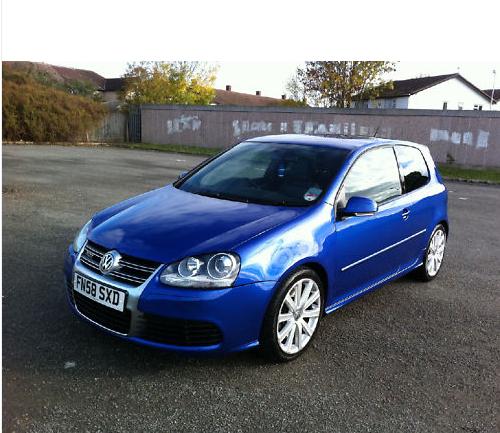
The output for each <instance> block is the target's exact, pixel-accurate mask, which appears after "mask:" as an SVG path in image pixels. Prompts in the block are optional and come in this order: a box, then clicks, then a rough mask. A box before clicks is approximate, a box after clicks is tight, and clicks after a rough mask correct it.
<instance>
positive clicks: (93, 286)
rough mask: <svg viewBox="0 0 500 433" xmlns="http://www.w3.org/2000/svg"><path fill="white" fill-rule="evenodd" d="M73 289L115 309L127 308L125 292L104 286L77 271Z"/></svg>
mask: <svg viewBox="0 0 500 433" xmlns="http://www.w3.org/2000/svg"><path fill="white" fill-rule="evenodd" d="M73 289H74V290H75V292H77V293H80V294H82V295H83V296H86V297H87V298H90V299H92V300H93V301H95V302H98V303H99V304H102V305H105V306H106V307H109V308H113V309H114V310H118V311H123V309H124V308H125V297H126V293H125V292H122V291H121V290H116V289H112V288H111V287H108V286H103V285H102V284H99V283H97V282H96V281H93V280H89V279H88V278H85V277H82V276H81V275H80V274H77V273H75V277H74V280H73Z"/></svg>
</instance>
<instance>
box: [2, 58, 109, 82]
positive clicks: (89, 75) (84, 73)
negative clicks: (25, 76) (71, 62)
mask: <svg viewBox="0 0 500 433" xmlns="http://www.w3.org/2000/svg"><path fill="white" fill-rule="evenodd" d="M2 63H3V64H5V65H8V66H10V67H12V68H13V69H24V70H28V71H36V72H40V73H45V74H48V75H49V76H50V77H52V78H53V79H54V80H56V81H58V82H60V83H66V82H70V81H88V82H90V83H92V84H94V85H95V86H96V87H97V88H102V87H103V86H104V82H105V78H104V77H103V76H102V75H99V74H97V73H96V72H94V71H89V70H86V69H75V68H67V67H65V66H55V65H50V64H48V63H39V62H27V61H7V62H2Z"/></svg>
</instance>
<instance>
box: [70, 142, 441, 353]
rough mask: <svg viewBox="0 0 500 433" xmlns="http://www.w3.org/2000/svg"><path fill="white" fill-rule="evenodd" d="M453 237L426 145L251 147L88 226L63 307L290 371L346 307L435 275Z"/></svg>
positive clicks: (120, 332)
mask: <svg viewBox="0 0 500 433" xmlns="http://www.w3.org/2000/svg"><path fill="white" fill-rule="evenodd" d="M448 230H449V229H448V217H447V191H446V188H445V186H444V185H443V181H442V179H441V177H440V175H439V172H438V170H437V168H436V166H435V164H434V162H433V160H432V158H431V155H430V152H429V150H428V148H427V147H425V146H422V145H419V144H416V143H410V142H404V141H397V140H385V139H372V138H340V137H339V138H335V137H317V136H304V135H277V136H266V137H258V138H253V139H249V140H246V141H244V142H242V143H240V144H238V145H236V146H233V147H232V148H230V149H228V150H226V151H224V152H222V153H220V154H219V155H217V156H215V157H214V158H211V159H209V160H207V161H205V162H203V163H202V164H200V165H199V166H197V167H195V168H194V169H192V170H191V171H189V172H188V173H184V174H182V175H181V176H179V178H178V179H177V180H176V181H175V182H174V183H172V184H169V185H166V186H164V187H161V188H158V189H156V190H153V191H150V192H147V193H145V194H142V195H140V196H137V197H133V198H130V199H128V200H126V201H123V202H121V203H118V204H116V205H114V206H111V207H109V208H107V209H105V210H103V211H100V212H98V213H96V214H95V215H93V216H92V218H91V219H90V221H89V222H87V223H86V224H85V225H84V226H83V228H82V229H81V230H80V232H79V233H78V234H77V236H76V238H75V240H74V242H73V244H72V245H70V246H69V249H68V254H67V257H66V260H65V265H64V269H65V278H66V287H67V295H68V301H69V304H70V306H71V308H72V310H73V312H74V313H75V314H76V315H77V316H78V317H79V318H81V319H83V320H84V321H87V322H89V323H91V324H93V325H95V326H96V327H98V328H100V329H102V330H104V331H106V332H109V333H111V334H113V335H115V336H119V337H121V338H123V339H126V340H130V341H134V342H137V343H141V344H146V345H150V346H155V347H158V348H164V349H170V350H177V351H186V352H219V353H227V352H235V351H241V350H245V349H250V348H254V347H257V346H258V347H259V348H260V349H261V350H262V352H263V353H264V354H266V355H267V356H268V357H270V358H271V359H273V360H277V361H288V360H292V359H294V358H296V357H297V356H299V355H300V354H301V353H303V352H304V350H305V349H306V348H308V347H310V346H311V341H312V339H313V337H314V336H315V335H316V334H317V332H318V327H319V324H320V322H321V320H322V318H323V317H324V316H325V315H327V314H330V313H332V312H334V311H335V310H337V309H338V308H341V307H342V306H344V305H346V304H347V303H348V302H351V301H353V300H355V299H356V298H358V297H360V296H362V295H364V294H366V293H368V292H369V291H371V290H374V289H376V288H378V287H380V286H381V285H383V284H386V283H388V282H390V281H392V280H394V279H396V278H399V277H401V276H402V275H405V274H407V273H410V272H411V273H413V275H415V276H416V277H417V278H419V279H420V280H423V281H429V280H431V279H433V278H435V277H436V275H437V274H438V272H439V270H440V268H441V265H442V262H443V257H444V251H445V245H446V241H447V236H448ZM353 332H355V330H354V331H353Z"/></svg>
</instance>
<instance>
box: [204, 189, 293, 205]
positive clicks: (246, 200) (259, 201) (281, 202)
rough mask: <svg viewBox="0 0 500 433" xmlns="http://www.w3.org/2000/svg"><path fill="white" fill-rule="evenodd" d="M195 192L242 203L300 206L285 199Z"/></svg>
mask: <svg viewBox="0 0 500 433" xmlns="http://www.w3.org/2000/svg"><path fill="white" fill-rule="evenodd" d="M196 194H199V195H203V196H205V197H211V198H218V199H220V200H229V201H238V202H242V203H253V204H264V205H270V206H300V205H291V204H289V203H288V202H287V201H286V200H264V199H257V198H251V199H250V198H247V197H242V196H239V195H234V194H226V193H222V192H214V191H206V190H201V191H197V192H196Z"/></svg>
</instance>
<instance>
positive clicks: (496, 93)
mask: <svg viewBox="0 0 500 433" xmlns="http://www.w3.org/2000/svg"><path fill="white" fill-rule="evenodd" d="M492 90H493V100H494V101H497V102H498V100H500V89H484V90H483V93H486V95H487V96H488V97H489V98H491V91H492Z"/></svg>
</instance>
